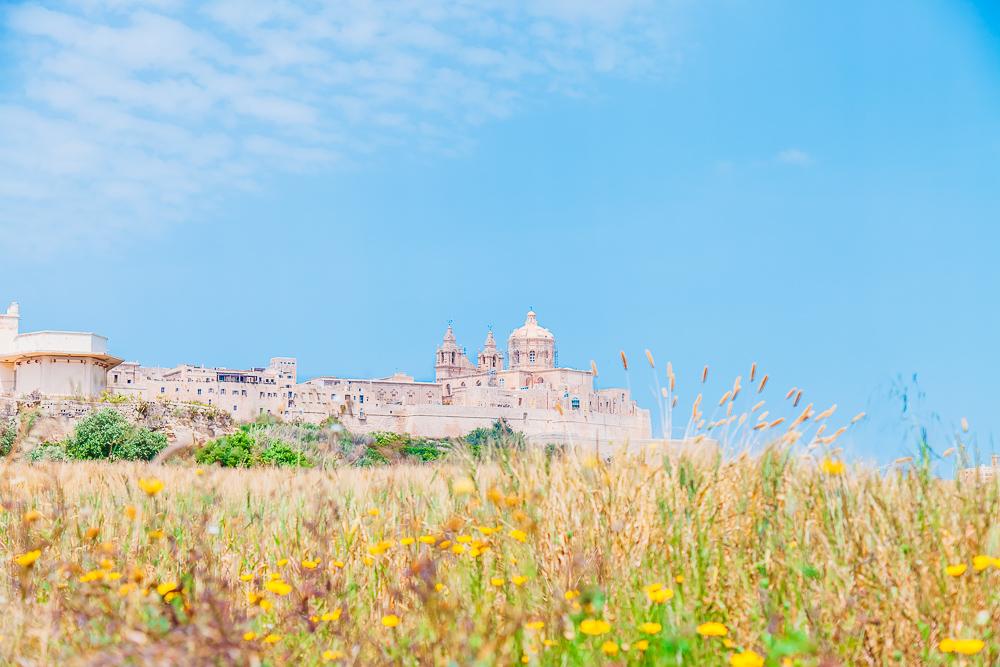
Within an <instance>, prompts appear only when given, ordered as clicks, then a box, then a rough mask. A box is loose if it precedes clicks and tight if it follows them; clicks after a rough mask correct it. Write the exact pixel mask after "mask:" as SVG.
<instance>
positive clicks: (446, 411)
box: [342, 405, 652, 444]
mask: <svg viewBox="0 0 1000 667" xmlns="http://www.w3.org/2000/svg"><path fill="white" fill-rule="evenodd" d="M500 418H504V419H506V420H507V423H508V424H510V427H511V428H513V429H514V430H516V431H520V432H521V433H524V434H525V436H527V437H528V439H529V440H530V441H532V442H545V441H553V442H566V443H580V444H584V443H602V444H603V443H623V442H625V441H627V440H646V439H649V438H650V437H651V435H652V434H651V428H650V420H649V412H648V411H646V410H638V411H637V412H636V414H635V415H617V414H604V413H593V412H577V411H572V410H567V411H565V412H564V413H563V414H562V415H560V414H559V413H558V412H556V411H555V410H543V409H534V408H497V407H490V408H486V407H474V406H451V405H417V406H391V407H390V406H370V407H366V408H365V411H364V418H363V419H361V418H359V413H356V414H355V415H353V416H352V415H344V416H343V417H342V421H343V423H344V426H346V427H347V429H348V430H350V431H351V432H354V433H372V432H375V431H393V432H396V433H409V434H411V435H417V436H422V437H427V438H458V437H462V436H464V435H466V434H467V433H469V431H472V430H474V429H477V428H481V427H486V428H488V427H489V426H491V425H492V424H493V423H494V422H495V421H496V420H497V419H500Z"/></svg>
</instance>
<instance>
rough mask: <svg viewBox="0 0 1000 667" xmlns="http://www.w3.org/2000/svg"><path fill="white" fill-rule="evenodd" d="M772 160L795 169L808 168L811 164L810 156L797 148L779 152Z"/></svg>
mask: <svg viewBox="0 0 1000 667" xmlns="http://www.w3.org/2000/svg"><path fill="white" fill-rule="evenodd" d="M774 160H775V161H776V162H779V163H781V164H788V165H793V166H796V167H808V166H809V165H811V164H812V163H813V158H812V156H811V155H809V153H806V152H805V151H803V150H800V149H798V148H786V149H784V150H782V151H779V152H778V154H777V155H775V156H774Z"/></svg>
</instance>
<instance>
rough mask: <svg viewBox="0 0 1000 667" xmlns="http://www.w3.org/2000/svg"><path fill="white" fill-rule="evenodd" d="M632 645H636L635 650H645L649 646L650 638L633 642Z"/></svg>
mask: <svg viewBox="0 0 1000 667" xmlns="http://www.w3.org/2000/svg"><path fill="white" fill-rule="evenodd" d="M632 646H634V647H635V650H637V651H645V650H646V649H648V648H649V640H648V639H640V640H639V641H637V642H636V643H634V644H632Z"/></svg>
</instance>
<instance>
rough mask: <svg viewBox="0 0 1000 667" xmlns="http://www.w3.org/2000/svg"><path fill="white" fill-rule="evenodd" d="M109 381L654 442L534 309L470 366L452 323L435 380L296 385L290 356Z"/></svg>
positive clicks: (155, 391)
mask: <svg viewBox="0 0 1000 667" xmlns="http://www.w3.org/2000/svg"><path fill="white" fill-rule="evenodd" d="M107 383H108V386H109V387H110V388H111V389H112V390H113V391H115V392H117V393H120V394H124V395H131V396H138V397H141V398H143V399H145V400H150V401H168V402H186V403H199V404H203V405H211V406H215V407H217V408H218V409H220V410H225V411H226V412H228V413H230V414H231V415H232V416H233V417H234V418H235V419H237V420H250V419H255V418H257V417H259V416H261V415H266V414H271V415H276V416H280V417H282V418H284V419H301V420H305V421H310V422H320V421H322V420H324V419H327V418H330V417H335V418H337V419H339V420H340V421H341V422H342V423H344V425H345V426H346V427H347V428H348V429H350V430H351V431H354V432H360V433H366V432H373V431H395V432H399V433H410V434H413V435H420V436H426V437H460V436H463V435H465V434H466V433H468V432H469V431H471V430H473V429H475V428H478V427H481V426H486V427H488V426H490V425H491V424H492V423H493V422H494V421H496V420H497V419H498V418H501V417H502V418H504V419H506V420H507V421H508V423H510V424H511V426H512V427H513V428H515V429H517V430H519V431H521V432H523V433H524V434H525V435H527V436H528V437H529V439H532V440H536V441H545V442H560V441H574V442H599V443H609V442H623V441H624V440H642V439H647V438H649V437H650V436H651V426H650V417H649V411H648V410H644V409H642V408H640V407H639V406H638V405H636V403H635V401H633V400H632V398H631V395H630V393H629V391H628V390H627V389H620V388H617V389H616V388H609V389H597V388H595V387H594V376H593V374H592V373H591V371H589V370H578V369H574V368H565V367H560V366H559V365H558V363H557V352H556V339H555V336H554V335H553V334H552V332H551V331H549V330H548V329H546V328H544V327H542V326H541V325H539V323H538V317H537V315H536V314H535V313H534V312H529V313H528V314H527V317H526V319H525V322H524V325H522V326H520V327H518V328H516V329H514V331H512V332H511V334H510V336H509V337H508V338H507V350H506V352H504V351H502V350H500V349H499V348H498V346H497V341H496V338H495V337H494V334H493V331H488V332H487V334H486V339H485V341H484V342H483V345H482V347H481V348H480V350H479V352H478V354H477V355H476V361H475V362H473V361H472V360H471V359H470V358H469V356H468V354H467V353H466V350H465V349H464V348H463V347H461V346H460V345H459V344H458V341H457V340H456V338H455V332H454V330H453V329H452V327H451V326H450V325H449V326H448V328H447V330H446V331H445V334H444V337H443V339H442V341H441V344H440V345H439V346H438V348H437V350H436V351H435V356H434V381H433V382H420V381H417V380H415V379H414V378H413V377H412V376H410V375H406V374H404V373H397V374H395V375H392V376H390V377H383V378H344V377H337V376H321V377H316V378H312V379H310V380H306V381H300V380H299V378H298V374H297V366H296V360H295V359H294V358H291V357H275V358H272V359H271V361H270V363H269V364H268V365H267V366H266V367H260V368H250V369H231V368H206V367H204V366H194V365H189V364H185V365H181V366H177V367H174V368H158V367H144V366H140V365H139V364H138V363H135V362H130V363H124V364H120V365H117V366H115V367H114V368H112V369H111V370H110V371H109V372H108V374H107Z"/></svg>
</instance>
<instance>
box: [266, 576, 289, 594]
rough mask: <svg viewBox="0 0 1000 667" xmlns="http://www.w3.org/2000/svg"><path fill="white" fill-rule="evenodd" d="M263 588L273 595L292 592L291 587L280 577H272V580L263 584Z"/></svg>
mask: <svg viewBox="0 0 1000 667" xmlns="http://www.w3.org/2000/svg"><path fill="white" fill-rule="evenodd" d="M264 588H266V589H267V590H269V591H271V592H272V593H274V594H275V595H288V594H289V593H291V592H292V587H291V586H289V585H288V584H286V583H285V582H284V581H282V580H281V579H274V580H272V581H269V582H267V583H266V584H264Z"/></svg>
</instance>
